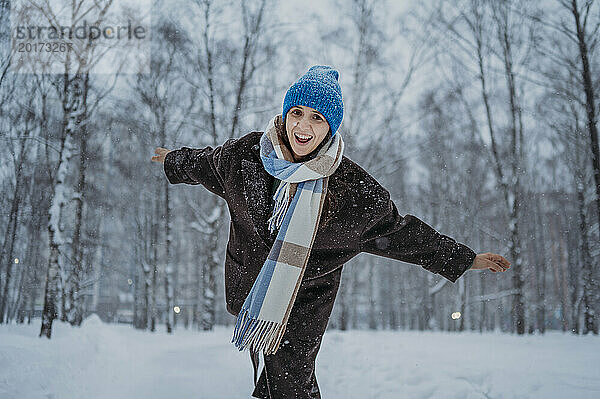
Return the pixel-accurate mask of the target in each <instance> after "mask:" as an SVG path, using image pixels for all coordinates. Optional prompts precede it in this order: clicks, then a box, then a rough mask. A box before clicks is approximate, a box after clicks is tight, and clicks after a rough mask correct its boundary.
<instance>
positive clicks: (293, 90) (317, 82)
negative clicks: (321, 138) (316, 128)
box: [281, 65, 344, 137]
mask: <svg viewBox="0 0 600 399" xmlns="http://www.w3.org/2000/svg"><path fill="white" fill-rule="evenodd" d="M338 77H339V73H338V71H336V70H335V69H333V68H331V67H328V66H325V65H315V66H313V67H311V68H310V69H309V70H308V72H306V73H305V74H304V76H302V77H301V78H300V79H298V81H297V82H296V83H294V84H293V85H291V86H290V88H289V89H288V91H287V93H285V99H284V100H283V113H282V114H281V116H282V118H283V120H284V122H285V116H286V115H287V113H288V111H289V110H290V108H292V107H293V106H295V105H304V106H305V107H311V108H314V109H316V110H317V111H319V112H320V113H321V114H322V115H323V116H324V117H325V119H327V123H329V127H330V128H331V136H332V137H333V136H334V135H335V133H336V132H337V130H338V128H339V127H340V124H341V123H342V118H343V117H344V103H343V102H342V89H341V88H340V84H339V83H338Z"/></svg>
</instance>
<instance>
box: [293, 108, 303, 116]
mask: <svg viewBox="0 0 600 399" xmlns="http://www.w3.org/2000/svg"><path fill="white" fill-rule="evenodd" d="M292 115H296V116H299V115H302V112H300V110H299V109H295V110H293V111H292Z"/></svg>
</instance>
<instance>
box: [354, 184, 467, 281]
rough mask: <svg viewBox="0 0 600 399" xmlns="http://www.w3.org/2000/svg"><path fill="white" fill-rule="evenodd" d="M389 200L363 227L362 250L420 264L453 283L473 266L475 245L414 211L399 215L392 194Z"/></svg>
mask: <svg viewBox="0 0 600 399" xmlns="http://www.w3.org/2000/svg"><path fill="white" fill-rule="evenodd" d="M388 196H389V194H388ZM386 202H387V206H384V207H383V208H384V209H383V210H382V211H381V212H380V213H379V214H378V215H376V217H375V218H374V219H372V221H371V222H370V223H367V226H366V227H365V229H364V230H363V232H362V234H361V240H360V241H361V252H367V253H371V254H374V255H380V256H385V257H388V258H391V259H396V260H400V261H403V262H408V263H414V264H417V265H420V266H422V267H423V268H424V269H426V270H428V271H430V272H432V273H436V274H440V275H441V276H443V277H444V278H446V279H448V280H450V281H452V282H453V283H454V282H456V280H457V279H458V278H459V277H460V276H461V275H462V274H463V273H464V272H465V271H467V270H468V269H469V268H470V267H471V266H472V264H473V260H474V259H475V255H476V254H475V252H474V251H473V250H472V249H470V248H469V247H467V246H466V245H464V244H461V243H458V242H456V241H455V240H454V239H452V238H450V237H448V236H446V235H443V234H440V233H439V232H437V231H436V230H435V229H434V228H433V227H431V226H429V225H428V224H427V223H425V222H423V221H422V220H420V219H419V218H417V217H416V216H414V215H409V214H407V215H406V216H401V215H399V214H398V210H397V209H396V205H395V204H394V202H393V201H392V200H391V199H389V197H388V200H387V201H386Z"/></svg>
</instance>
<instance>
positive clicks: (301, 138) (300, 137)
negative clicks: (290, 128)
mask: <svg viewBox="0 0 600 399" xmlns="http://www.w3.org/2000/svg"><path fill="white" fill-rule="evenodd" d="M296 137H298V138H299V139H300V140H308V139H311V138H312V136H305V135H303V134H298V133H296Z"/></svg>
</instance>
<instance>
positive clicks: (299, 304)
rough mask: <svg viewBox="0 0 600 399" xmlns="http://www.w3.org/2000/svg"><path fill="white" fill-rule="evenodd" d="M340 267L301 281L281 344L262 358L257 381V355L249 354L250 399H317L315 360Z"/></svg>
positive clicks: (318, 398)
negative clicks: (253, 377) (252, 384)
mask: <svg viewBox="0 0 600 399" xmlns="http://www.w3.org/2000/svg"><path fill="white" fill-rule="evenodd" d="M341 273H342V268H341V267H340V268H339V269H337V270H335V271H333V272H331V273H328V274H326V275H325V276H322V277H319V278H316V279H312V280H308V281H303V282H302V283H301V284H300V289H299V290H298V294H297V296H296V301H295V302H294V306H293V307H292V311H291V312H290V317H289V320H288V323H287V326H286V330H285V333H284V334H283V337H282V339H281V345H280V346H279V349H278V350H277V352H276V353H274V354H272V355H265V356H264V362H265V365H264V367H263V369H262V372H261V374H260V377H259V378H258V381H256V375H257V370H258V363H259V357H258V353H253V352H250V358H251V360H252V363H253V366H254V376H255V379H254V381H256V385H255V387H254V392H253V393H252V396H253V397H255V398H262V399H296V398H297V399H321V393H320V391H319V386H318V384H317V377H316V375H315V360H316V358H317V353H318V352H319V349H320V347H321V341H322V339H323V334H324V333H325V330H326V329H327V322H328V321H329V316H330V315H331V310H332V309H333V304H334V302H335V297H336V295H337V291H338V288H339V284H340V278H341Z"/></svg>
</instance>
